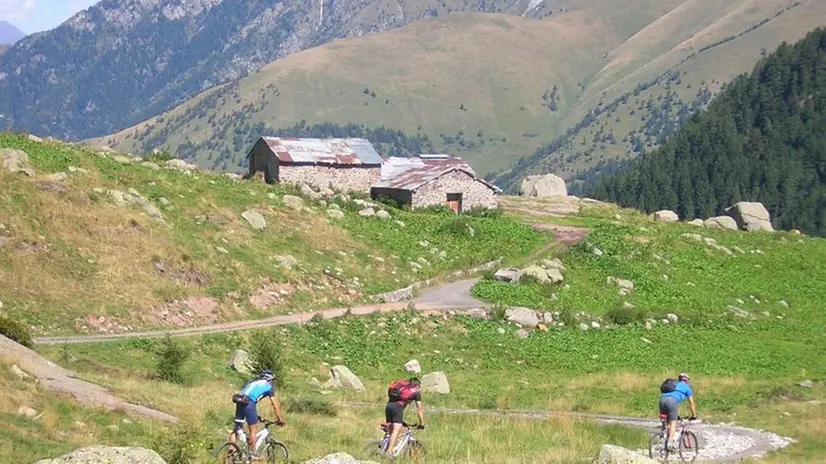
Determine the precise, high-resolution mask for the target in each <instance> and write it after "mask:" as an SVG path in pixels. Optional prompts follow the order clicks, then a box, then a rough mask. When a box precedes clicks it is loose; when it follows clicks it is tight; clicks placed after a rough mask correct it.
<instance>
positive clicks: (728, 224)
mask: <svg viewBox="0 0 826 464" xmlns="http://www.w3.org/2000/svg"><path fill="white" fill-rule="evenodd" d="M703 226H705V227H709V228H711V229H728V230H737V222H735V220H734V219H732V218H731V217H729V216H716V217H710V218H708V219H706V220H705V221H703Z"/></svg>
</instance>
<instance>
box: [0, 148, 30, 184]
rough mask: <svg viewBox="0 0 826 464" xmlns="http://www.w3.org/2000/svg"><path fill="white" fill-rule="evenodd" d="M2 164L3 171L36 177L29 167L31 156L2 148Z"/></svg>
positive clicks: (0, 160)
mask: <svg viewBox="0 0 826 464" xmlns="http://www.w3.org/2000/svg"><path fill="white" fill-rule="evenodd" d="M0 162H1V164H0V165H2V166H3V169H6V170H8V171H9V172H12V173H15V174H18V173H19V174H25V175H27V176H29V177H34V170H33V169H32V168H31V166H30V165H29V155H28V154H27V153H26V152H25V151H23V150H17V149H15V148H0Z"/></svg>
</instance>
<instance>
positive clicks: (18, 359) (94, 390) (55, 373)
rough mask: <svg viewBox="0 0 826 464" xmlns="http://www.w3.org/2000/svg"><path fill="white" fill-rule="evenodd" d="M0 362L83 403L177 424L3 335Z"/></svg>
mask: <svg viewBox="0 0 826 464" xmlns="http://www.w3.org/2000/svg"><path fill="white" fill-rule="evenodd" d="M0 359H2V360H3V361H4V362H6V363H8V364H16V365H17V366H18V367H19V368H20V369H22V370H23V371H24V372H26V373H28V374H29V375H32V376H33V377H35V378H36V379H37V380H38V381H39V382H40V384H41V385H43V386H44V387H46V388H47V389H49V390H52V391H55V392H57V393H65V394H68V395H71V396H72V397H74V399H75V400H77V401H78V402H80V403H82V404H87V405H90V406H97V407H101V408H104V409H106V410H109V411H114V410H119V411H124V412H126V413H129V414H132V415H136V416H142V417H148V418H150V419H155V420H161V421H165V422H172V423H176V422H178V418H177V417H174V416H171V415H169V414H166V413H164V412H161V411H158V410H155V409H152V408H147V407H145V406H141V405H139V404H133V403H128V402H126V401H123V399H121V398H119V397H117V396H115V395H112V394H111V393H109V392H108V391H106V389H105V388H103V387H101V386H99V385H95V384H93V383H90V382H86V381H85V380H80V379H78V378H77V376H76V375H75V373H74V372H71V371H69V370H66V369H64V368H62V367H60V366H58V365H57V364H55V363H53V362H51V361H49V360H48V359H46V358H44V357H43V356H40V355H39V354H37V353H35V352H34V351H32V350H30V349H28V348H26V347H25V346H23V345H20V344H18V343H15V342H13V341H11V340H9V339H8V338H6V337H3V336H2V335H0Z"/></svg>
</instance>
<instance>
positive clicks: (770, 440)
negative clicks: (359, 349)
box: [343, 402, 794, 463]
mask: <svg viewBox="0 0 826 464" xmlns="http://www.w3.org/2000/svg"><path fill="white" fill-rule="evenodd" d="M343 405H344V406H345V407H351V408H376V409H378V408H383V407H384V404H377V403H362V402H345V403H343ZM427 412H428V414H455V415H466V416H485V417H517V418H521V419H538V420H542V419H548V418H551V417H570V418H575V419H584V420H593V421H596V422H598V423H600V424H620V425H624V426H628V427H637V428H644V429H646V430H648V431H650V432H653V431H656V430H658V429H659V427H660V423H659V421H658V420H651V419H646V418H640V417H623V416H612V415H606V414H587V413H576V412H557V411H546V410H541V409H496V410H482V409H456V408H440V407H427ZM688 428H689V429H690V430H692V431H694V432H695V433H696V434H697V436H698V439H699V441H700V453H699V455H698V458H697V460H696V461H694V462H707V463H712V462H731V461H739V460H742V459H749V458H751V459H759V458H761V457H763V456H765V455H766V453H768V452H771V451H776V450H779V449H782V448H785V447H787V446H789V445H791V444H792V443H794V440H793V439H791V438H785V437H781V436H779V435H777V434H774V433H771V432H766V431H762V430H755V429H749V428H745V427H740V426H736V425H731V424H704V423H698V424H692V425H690V426H688ZM639 451H640V452H641V453H642V454H644V455H647V454H648V450H647V449H646V450H639Z"/></svg>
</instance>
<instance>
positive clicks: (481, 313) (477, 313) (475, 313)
mask: <svg viewBox="0 0 826 464" xmlns="http://www.w3.org/2000/svg"><path fill="white" fill-rule="evenodd" d="M461 314H462V315H463V316H468V317H475V318H478V319H487V318H488V313H487V311H485V310H484V309H482V308H473V309H468V310H467V311H463V312H462V313H461Z"/></svg>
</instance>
